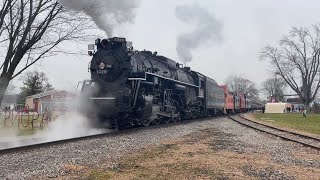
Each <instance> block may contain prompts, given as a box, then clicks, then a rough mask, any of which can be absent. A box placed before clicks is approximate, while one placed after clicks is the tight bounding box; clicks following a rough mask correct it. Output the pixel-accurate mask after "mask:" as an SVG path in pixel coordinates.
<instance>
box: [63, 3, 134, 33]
mask: <svg viewBox="0 0 320 180" xmlns="http://www.w3.org/2000/svg"><path fill="white" fill-rule="evenodd" d="M59 3H60V4H61V5H63V6H64V7H66V8H67V9H70V10H73V11H76V12H84V13H85V14H87V15H88V16H90V17H91V18H92V20H93V21H94V22H95V24H96V25H97V26H98V28H100V29H101V30H104V31H105V32H106V35H107V36H108V37H111V36H112V35H113V30H114V27H116V26H119V25H125V24H128V23H132V22H133V21H134V18H135V9H136V8H137V7H138V2H137V1H136V0H129V1H128V0H116V1H115V0H59Z"/></svg>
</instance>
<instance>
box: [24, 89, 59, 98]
mask: <svg viewBox="0 0 320 180" xmlns="http://www.w3.org/2000/svg"><path fill="white" fill-rule="evenodd" d="M59 92H65V91H58V90H51V91H47V92H43V93H39V94H34V95H32V96H27V97H26V98H35V99H36V98H42V97H46V96H49V95H52V94H57V93H59Z"/></svg>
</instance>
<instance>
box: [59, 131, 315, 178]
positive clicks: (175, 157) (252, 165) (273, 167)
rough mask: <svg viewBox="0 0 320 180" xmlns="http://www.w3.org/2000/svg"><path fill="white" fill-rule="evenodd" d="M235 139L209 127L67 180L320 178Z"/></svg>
mask: <svg viewBox="0 0 320 180" xmlns="http://www.w3.org/2000/svg"><path fill="white" fill-rule="evenodd" d="M233 136H234V135H232V134H226V133H224V132H222V131H220V130H217V129H213V128H208V129H205V130H201V131H198V132H196V133H193V134H190V135H188V136H185V137H184V138H181V139H177V140H175V141H169V142H164V143H162V144H161V145H159V146H152V147H147V148H145V149H143V150H141V151H140V152H132V153H130V154H128V155H127V156H125V157H123V158H122V159H121V160H119V161H117V162H111V161H102V166H101V168H98V169H97V168H90V167H82V166H68V165H66V166H65V169H66V171H68V172H69V173H70V174H71V175H69V176H68V177H65V178H64V179H88V180H91V179H92V180H93V179H124V180H125V179H320V168H319V167H318V168H317V167H316V166H313V167H312V166H305V165H299V164H292V163H283V162H277V161H275V160H274V158H273V157H272V154H270V152H268V151H263V150H257V151H246V150H243V148H239V147H238V146H239V142H235V141H234V140H233V138H232V137H233ZM243 146H245V144H243ZM244 149H245V148H244ZM295 158H297V159H299V160H301V161H308V160H311V159H312V160H320V153H318V152H316V151H310V152H297V153H296V154H295Z"/></svg>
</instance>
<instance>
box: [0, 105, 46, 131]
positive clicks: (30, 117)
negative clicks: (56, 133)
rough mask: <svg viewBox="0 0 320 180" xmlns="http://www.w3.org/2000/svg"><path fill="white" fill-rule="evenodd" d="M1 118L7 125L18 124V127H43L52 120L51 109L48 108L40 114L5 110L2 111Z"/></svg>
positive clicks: (13, 125)
mask: <svg viewBox="0 0 320 180" xmlns="http://www.w3.org/2000/svg"><path fill="white" fill-rule="evenodd" d="M0 120H1V121H2V122H3V125H4V126H5V127H15V126H17V127H18V129H21V128H31V129H37V128H43V127H44V125H45V124H46V125H48V122H49V121H50V120H51V111H50V110H47V111H45V112H44V113H43V114H39V113H38V112H28V113H25V112H23V111H13V110H9V111H7V110H5V111H2V116H1V118H0Z"/></svg>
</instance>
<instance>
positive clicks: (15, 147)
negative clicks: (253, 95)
mask: <svg viewBox="0 0 320 180" xmlns="http://www.w3.org/2000/svg"><path fill="white" fill-rule="evenodd" d="M218 117H225V116H224V115H222V116H218ZM212 118H214V117H209V118H202V119H193V120H186V121H179V122H175V123H169V124H161V125H155V126H148V127H139V128H130V129H125V130H121V131H112V132H107V133H99V134H94V135H88V136H81V137H75V138H69V139H62V140H55V141H47V142H45V141H46V138H45V137H39V138H30V139H22V140H18V141H14V142H0V155H2V154H8V153H16V152H21V151H27V150H33V149H37V148H41V147H48V146H54V145H60V144H65V143H70V142H77V141H82V140H86V139H92V138H100V137H109V136H115V135H120V134H124V133H133V132H135V131H140V130H146V129H157V128H165V127H169V126H175V125H179V124H188V123H194V122H197V121H204V120H209V119H212Z"/></svg>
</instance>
